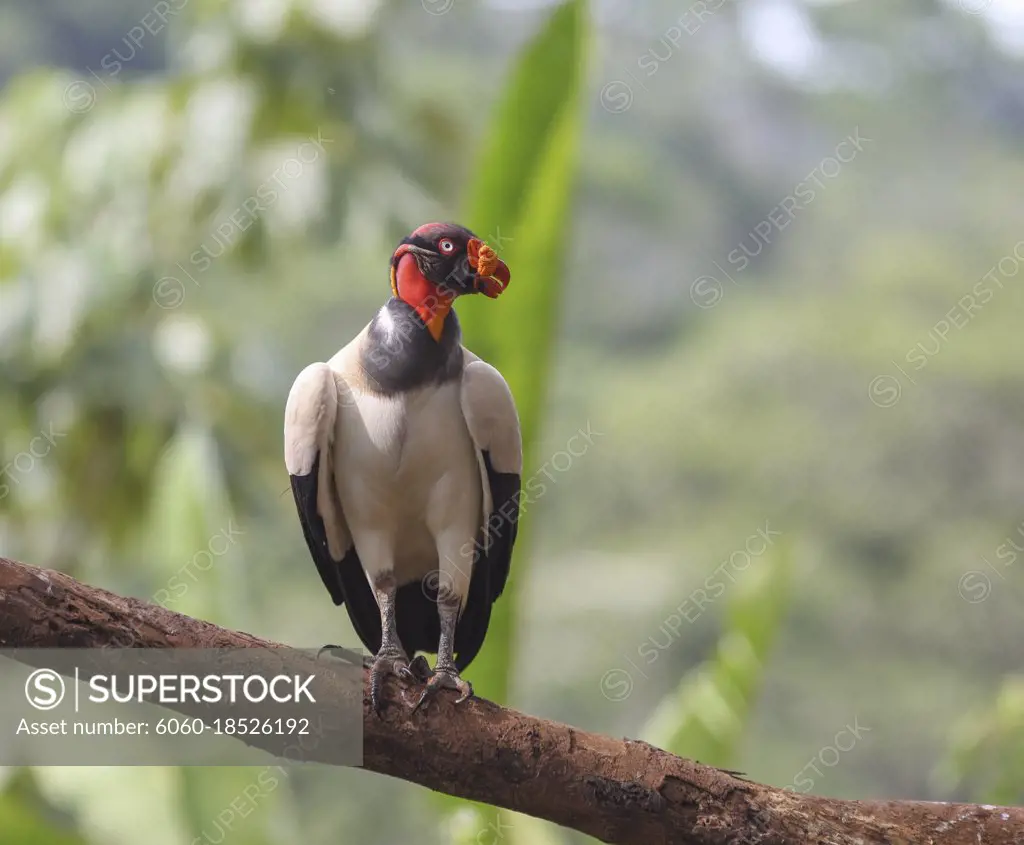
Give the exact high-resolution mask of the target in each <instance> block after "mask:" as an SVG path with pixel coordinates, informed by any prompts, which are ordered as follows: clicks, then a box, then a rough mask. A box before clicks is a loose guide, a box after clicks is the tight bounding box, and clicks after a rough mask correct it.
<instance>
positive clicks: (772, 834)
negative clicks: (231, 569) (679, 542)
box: [0, 558, 1024, 845]
mask: <svg viewBox="0 0 1024 845" xmlns="http://www.w3.org/2000/svg"><path fill="white" fill-rule="evenodd" d="M111 646H115V647H117V646H120V647H135V648H140V647H147V648H254V647H259V648H278V649H286V650H287V647H286V646H282V645H280V644H278V643H271V642H267V641H265V640H261V639H259V638H257V637H254V636H252V635H250V634H245V633H241V632H238V631H231V630H227V629H224V628H220V627H218V626H216V625H213V624H211V623H209V622H203V621H200V620H197V619H192V618H190V617H188V616H182V615H181V614H178V613H174V612H173V611H170V610H166V609H164V608H161V607H157V606H154V605H151V604H147V603H146V602H143V601H140V600H138V599H133V598H125V597H122V596H118V595H115V594H113V593H109V592H107V591H106V590H101V589H98V588H95V587H90V586H87V585H85V584H82V583H80V582H79V581H76V580H75V579H74V578H71V577H69V576H67V575H64V574H62V573H59V572H54V571H51V570H42V569H36V568H34V567H30V566H26V565H25V564H21V563H17V562H15V561H11V560H7V559H5V558H0V647H3V648H26V647H47V648H54V647H65V648H97V647H111ZM287 652H288V655H289V657H288V659H291V657H290V655H295V659H296V660H302V659H308V658H305V657H304V656H303V655H301V654H300V653H299V652H292V651H290V650H287ZM365 687H366V678H365V677H364V688H365ZM338 694H339V695H343V694H345V692H344V691H343V690H342V691H339V692H338ZM413 695H414V690H412V689H411V688H409V687H408V685H406V684H403V683H401V682H399V681H397V680H394V679H393V680H391V681H389V682H388V684H387V685H386V688H385V700H386V706H385V710H384V713H383V717H382V718H378V717H377V716H375V715H374V714H373V713H372V711H371V710H370V706H369V700H368V698H367V697H366V696H365V695H364V696H363V727H364V740H363V754H364V756H363V766H364V768H366V769H369V770H370V771H374V772H379V773H381V774H385V775H390V776H391V777H396V778H400V779H402V780H407V781H410V782H412V783H418V784H420V785H422V786H426V787H429V788H431V789H435V790H438V791H439V792H446V793H448V794H450V795H456V796H460V797H463V798H469V799H472V800H475V801H482V802H485V803H488V804H493V805H496V806H499V807H505V808H508V809H511V810H516V811H518V812H521V813H526V814H528V815H531V816H536V817H538V818H542V819H547V820H549V821H552V822H556V823H557V824H560V825H564V826H566V827H570V828H574V829H576V830H579V831H582V832H584V833H587V834H590V835H591V836H594V837H596V838H598V839H600V840H602V841H604V842H611V843H620V845H657V843H680V845H725V843H728V845H807V843H821V845H865V843H879V845H881V844H882V843H885V845H911V843H913V844H914V845H917V843H921V844H922V845H924V843H928V844H929V845H977V843H979V842H980V843H985V845H1011V843H1020V842H1024V810H1021V809H1015V808H1009V807H1006V808H1004V807H990V806H980V805H970V804H941V803H928V802H918V801H874V802H869V801H837V800H832V799H826V798H817V797H814V796H810V795H799V794H796V793H793V792H790V791H786V790H780V789H775V788H773V787H770V786H763V785H761V784H757V783H751V782H749V781H746V780H742V779H739V778H736V777H733V776H731V775H729V774H727V773H725V772H722V771H720V770H718V769H713V768H710V767H708V766H701V765H699V764H697V763H694V762H692V761H690V760H685V759H682V758H679V757H675V756H673V755H671V754H668V753H666V752H664V751H661V750H660V749H657V748H654V747H653V746H651V745H648V744H647V743H644V742H637V741H633V740H628V739H625V740H620V739H612V738H611V737H605V736H599V735H597V734H592V733H588V732H586V731H581V730H578V729H576V728H571V727H569V726H567V725H560V724H557V723H554V722H548V721H545V720H543V719H536V718H534V717H532V716H528V715H525V714H523V713H518V712H516V711H514V710H509V709H506V708H504V707H499V706H498V705H496V704H492V703H491V702H489V701H483V700H479V699H472V700H470V701H467V702H466V703H464V704H462V705H459V706H458V707H455V706H454V699H453V696H451V695H449V694H448V693H443V694H442V695H441V696H439V698H438V699H437V700H436V701H435V702H433V703H431V704H430V705H429V706H428V707H427V708H426V709H425V710H423V711H421V712H419V713H417V714H416V715H415V716H411V715H410V711H411V705H410V700H412V696H413ZM244 739H245V740H246V741H252V742H254V743H256V742H259V741H260V740H259V739H258V738H256V737H253V738H244Z"/></svg>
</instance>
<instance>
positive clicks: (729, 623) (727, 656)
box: [641, 537, 792, 767]
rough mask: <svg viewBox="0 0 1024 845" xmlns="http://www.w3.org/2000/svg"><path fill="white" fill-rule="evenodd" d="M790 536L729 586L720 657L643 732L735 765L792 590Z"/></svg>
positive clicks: (678, 749)
mask: <svg viewBox="0 0 1024 845" xmlns="http://www.w3.org/2000/svg"><path fill="white" fill-rule="evenodd" d="M791 575H792V552H791V546H790V544H789V543H788V542H787V540H786V538H785V537H782V538H781V539H779V540H776V541H775V546H774V547H773V548H770V549H769V550H768V551H767V552H766V553H765V554H764V555H762V556H760V557H758V558H757V559H756V561H755V562H754V565H753V566H751V567H750V568H749V569H748V570H747V571H746V572H745V573H744V574H743V575H742V576H741V577H740V578H738V579H737V580H736V582H735V583H734V584H731V585H730V586H729V591H730V592H729V593H728V599H727V601H728V604H727V606H726V610H725V619H724V630H723V633H722V636H721V638H720V639H719V642H718V646H717V648H716V650H715V655H714V657H712V658H711V660H709V661H708V662H706V663H705V664H703V665H701V666H699V667H697V668H696V669H694V670H693V671H692V672H691V673H690V674H688V675H687V676H686V677H685V678H683V680H682V682H681V683H680V684H679V687H678V688H677V690H676V691H675V692H673V693H671V694H670V695H668V696H666V698H665V699H664V700H663V701H662V703H661V704H660V705H659V706H658V708H657V710H656V711H655V713H654V716H653V717H652V718H651V720H650V722H649V723H648V724H647V726H646V728H645V729H644V730H643V731H642V732H641V736H642V737H643V738H644V739H646V740H647V741H648V742H650V743H652V744H654V745H657V746H658V747H659V748H664V749H665V750H666V751H670V752H672V753H673V754H678V755H680V756H683V757H689V758H691V759H693V760H699V761H700V762H701V763H705V764H707V765H710V766H719V767H724V766H730V765H733V764H734V762H735V759H736V752H737V749H738V747H739V743H740V741H741V740H742V738H743V730H744V728H745V727H746V725H747V724H748V723H749V721H750V714H751V711H752V709H753V706H754V703H755V701H756V698H757V692H758V690H759V688H760V686H761V681H762V679H763V678H764V674H765V668H766V664H767V660H768V656H769V653H770V651H771V648H772V644H773V643H774V642H775V638H776V636H777V635H778V632H779V630H780V629H781V627H782V623H783V621H784V620H785V617H786V610H787V608H788V606H789V600H790V595H791V587H790V580H791Z"/></svg>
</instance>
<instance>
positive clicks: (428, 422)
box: [284, 223, 523, 714]
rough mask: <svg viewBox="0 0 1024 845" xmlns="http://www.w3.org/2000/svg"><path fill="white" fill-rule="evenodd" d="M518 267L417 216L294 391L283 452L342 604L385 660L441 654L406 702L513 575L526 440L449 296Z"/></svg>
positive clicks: (458, 661) (454, 678)
mask: <svg viewBox="0 0 1024 845" xmlns="http://www.w3.org/2000/svg"><path fill="white" fill-rule="evenodd" d="M509 279H510V275H509V269H508V267H507V266H506V265H505V263H504V262H503V261H501V260H499V259H498V258H497V255H496V254H495V252H494V250H493V249H491V248H490V247H489V246H487V245H486V244H484V243H483V242H482V241H481V240H480V239H479V238H477V237H476V236H475V235H474V234H473V233H472V232H470V231H469V230H468V229H465V228H463V227H462V226H457V225H454V224H445V223H429V224H427V225H425V226H420V227H419V228H418V229H416V230H415V231H414V232H413V233H412V234H411V235H409V236H408V237H407V238H405V239H404V240H402V242H401V243H400V244H399V245H398V247H397V249H396V250H395V252H394V254H393V255H392V257H391V293H392V296H391V298H390V299H389V300H388V301H387V302H386V303H385V304H384V306H383V307H382V308H381V309H380V310H379V311H378V312H377V313H376V315H375V316H374V317H373V319H372V320H370V323H369V324H368V325H367V326H366V327H365V328H364V329H363V330H362V331H361V332H360V333H359V334H358V335H357V336H356V337H355V338H354V339H353V340H352V341H350V342H349V343H348V344H347V345H346V346H345V347H344V348H343V349H341V351H339V352H338V353H337V354H336V355H334V357H333V358H331V359H330V360H329V361H327V363H316V364H310V365H309V366H307V367H306V368H305V369H304V370H303V371H302V372H301V373H300V374H299V376H298V378H296V380H295V383H294V384H293V385H292V388H291V392H290V393H289V395H288V401H287V405H286V408H285V420H284V452H285V465H286V467H287V470H288V474H289V476H290V477H291V488H292V493H293V494H294V497H295V503H296V506H297V507H298V512H299V520H300V522H301V524H302V531H303V534H304V535H305V539H306V544H307V545H308V546H309V552H310V554H311V556H312V558H313V562H314V563H315V564H316V568H317V570H318V571H319V573H320V578H321V579H322V580H323V583H324V586H325V587H326V588H327V591H328V592H329V593H330V595H331V598H332V599H333V600H334V603H335V605H342V604H343V605H344V606H345V608H346V610H347V611H348V615H349V618H350V619H351V620H352V625H353V627H354V628H355V630H356V633H357V634H358V636H359V638H360V640H362V642H363V644H364V645H365V646H366V648H367V649H369V651H370V652H371V653H373V654H374V655H376V657H375V658H374V660H373V664H372V669H371V675H370V677H371V684H370V694H371V700H372V704H373V708H374V710H375V712H377V713H378V714H379V713H380V708H381V697H380V690H381V684H382V682H383V679H384V677H385V675H386V673H388V672H392V673H395V674H397V675H400V676H402V677H405V678H413V677H416V674H418V673H414V671H413V670H414V669H417V668H418V669H420V670H421V672H422V670H423V669H424V667H425V663H424V661H423V659H422V658H418V659H417V660H415V661H414V662H413V663H412V664H410V661H412V660H413V658H414V657H415V655H416V653H417V652H421V651H422V652H430V653H436V654H437V661H436V665H435V668H434V671H433V672H432V673H431V672H430V671H429V669H427V670H426V675H429V679H428V680H427V683H426V687H425V689H424V691H423V694H422V695H421V696H420V698H419V700H418V701H417V702H416V706H415V707H414V708H413V712H415V710H416V709H417V708H419V706H420V705H421V704H422V703H423V702H424V700H425V699H427V697H428V696H431V695H433V694H435V693H436V692H437V690H438V689H440V688H442V687H449V688H453V689H456V690H457V691H458V692H459V698H458V701H459V702H462V701H464V700H466V699H467V698H469V697H470V696H471V695H472V694H473V689H472V687H471V686H470V684H469V683H468V682H466V681H465V680H463V679H462V678H461V676H460V672H461V671H462V670H463V669H465V668H466V667H467V666H468V665H469V664H470V662H471V661H472V660H473V658H474V657H475V656H476V654H477V652H479V650H480V646H481V645H482V643H483V640H484V636H485V634H486V633H487V625H488V622H489V620H490V616H491V605H492V604H493V603H494V601H495V600H496V599H497V598H498V597H499V596H500V595H501V592H502V590H503V589H504V587H505V581H506V579H507V578H508V573H509V564H510V562H511V560H512V547H513V544H514V543H515V539H516V528H517V522H518V517H519V493H520V477H521V474H522V462H523V457H522V440H521V437H520V432H519V417H518V414H517V412H516V406H515V402H514V401H513V399H512V393H511V392H510V390H509V388H508V385H507V384H506V382H505V379H504V378H502V376H501V373H499V372H498V371H497V370H496V369H495V368H494V367H492V366H491V365H490V364H488V363H486V362H485V361H482V360H480V358H478V357H477V356H476V355H474V354H473V353H472V352H470V351H469V350H468V349H466V348H465V347H464V346H463V345H462V334H461V331H460V329H459V321H458V318H457V317H456V315H455V311H454V310H452V304H453V302H454V300H455V299H456V298H458V297H459V296H464V295H469V294H474V293H483V294H484V295H486V296H489V297H491V298H497V297H498V296H499V295H500V294H501V293H502V292H503V291H504V290H505V287H506V285H507V284H508V282H509Z"/></svg>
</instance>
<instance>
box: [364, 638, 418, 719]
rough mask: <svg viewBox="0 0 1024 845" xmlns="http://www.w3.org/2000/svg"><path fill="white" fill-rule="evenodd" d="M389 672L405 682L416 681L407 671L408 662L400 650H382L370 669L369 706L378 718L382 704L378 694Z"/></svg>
mask: <svg viewBox="0 0 1024 845" xmlns="http://www.w3.org/2000/svg"><path fill="white" fill-rule="evenodd" d="M389 672H390V673H391V674H393V675H397V676H398V677H400V678H404V679H406V680H410V681H411V680H416V676H415V675H413V673H412V672H411V671H409V661H408V659H407V658H406V656H405V654H404V653H403V652H402V650H401V649H398V648H394V649H390V648H382V649H381V650H380V652H378V654H377V656H376V658H374V661H373V665H372V666H371V667H370V704H371V705H372V706H373V712H374V713H376V714H377V715H378V716H380V714H381V710H382V709H383V704H384V702H383V701H382V699H381V697H380V693H381V690H382V689H383V687H384V678H385V676H386V675H387V674H388V673H389Z"/></svg>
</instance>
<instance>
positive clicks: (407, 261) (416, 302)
mask: <svg viewBox="0 0 1024 845" xmlns="http://www.w3.org/2000/svg"><path fill="white" fill-rule="evenodd" d="M391 291H392V293H394V295H395V296H396V297H397V298H398V299H401V300H402V301H403V302H405V303H406V304H407V305H409V306H411V307H412V308H413V310H415V311H416V313H417V314H418V315H419V317H420V319H421V320H422V321H423V323H424V325H426V327H427V329H428V330H429V331H430V336H431V337H432V338H434V340H440V339H441V333H442V332H443V331H444V320H445V317H447V316H448V312H449V311H451V310H452V301H453V300H454V298H455V297H454V296H453V295H452V294H451V293H442V292H441V291H440V290H439V289H438V287H437V285H435V284H434V283H433V282H430V281H428V280H427V279H425V278H424V277H423V274H422V273H421V272H420V269H419V267H417V266H416V259H415V258H414V257H413V256H411V255H408V254H407V255H403V256H402V257H401V258H400V259H398V267H397V269H396V268H395V267H392V268H391Z"/></svg>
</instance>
